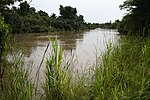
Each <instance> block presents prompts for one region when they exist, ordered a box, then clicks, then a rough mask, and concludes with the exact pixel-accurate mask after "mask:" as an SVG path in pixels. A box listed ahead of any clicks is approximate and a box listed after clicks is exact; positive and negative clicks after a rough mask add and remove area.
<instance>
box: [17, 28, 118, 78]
mask: <svg viewBox="0 0 150 100" xmlns="http://www.w3.org/2000/svg"><path fill="white" fill-rule="evenodd" d="M118 34H119V33H118V32H117V31H116V30H111V29H95V30H90V31H82V32H61V33H56V32H54V33H35V34H24V35H18V36H17V39H18V43H20V44H21V46H22V48H24V49H25V50H26V55H25V62H26V65H28V64H29V62H33V65H32V75H33V76H34V75H35V73H36V72H37V69H38V67H39V65H40V63H41V61H42V57H43V54H44V51H45V50H46V47H47V45H48V43H49V39H48V38H50V39H51V40H52V41H54V40H55V38H56V37H57V40H58V44H59V45H61V46H62V48H63V61H67V60H68V59H70V58H71V57H72V55H74V59H76V64H75V69H77V70H83V69H87V67H88V66H91V65H93V64H94V63H95V61H96V57H97V56H96V55H99V54H100V52H101V53H102V52H105V51H106V44H107V43H110V42H111V43H113V44H115V43H116V42H117V41H118V39H119V36H118ZM50 52H51V46H50V47H49V48H48V51H47V53H46V57H48V56H49V54H50ZM44 62H45V61H44ZM44 62H43V64H42V66H41V70H40V79H43V78H44V70H45V66H44Z"/></svg>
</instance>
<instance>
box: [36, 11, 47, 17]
mask: <svg viewBox="0 0 150 100" xmlns="http://www.w3.org/2000/svg"><path fill="white" fill-rule="evenodd" d="M38 14H39V15H40V16H48V14H47V13H46V12H45V11H42V10H40V11H38Z"/></svg>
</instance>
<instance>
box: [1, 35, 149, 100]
mask: <svg viewBox="0 0 150 100" xmlns="http://www.w3.org/2000/svg"><path fill="white" fill-rule="evenodd" d="M149 51H150V39H148V38H135V37H130V38H128V37H124V38H122V39H121V40H120V42H119V44H118V45H117V46H112V45H108V46H107V51H106V52H105V53H104V54H103V55H101V56H99V57H98V59H97V61H98V62H99V63H97V64H95V65H93V67H92V68H91V69H89V70H88V71H87V72H86V73H83V74H78V73H77V72H75V73H74V72H73V70H72V69H71V67H73V60H72V59H70V60H69V61H68V63H66V65H63V66H62V61H63V58H62V49H61V47H58V46H57V43H53V51H52V53H51V56H50V57H49V58H48V59H47V61H46V66H45V67H46V71H45V78H46V82H45V83H43V84H42V91H44V92H43V93H39V91H38V90H37V87H38V86H37V85H38V75H39V72H37V81H36V82H33V80H32V78H31V79H29V76H30V71H29V70H28V69H23V55H20V54H16V55H15V56H16V57H14V58H15V59H14V60H13V62H12V63H11V65H10V64H8V65H7V66H8V67H7V68H9V71H8V72H9V73H7V74H6V77H4V79H5V80H4V82H5V84H3V85H4V87H3V90H2V91H1V95H0V96H1V99H2V100H7V99H11V100H30V99H33V98H36V99H42V100H43V99H46V100H107V99H115V100H129V99H131V100H132V99H143V100H148V99H150V96H149V95H150V59H149V57H150V52H149ZM43 57H44V56H43ZM92 71H93V73H91V72H92Z"/></svg>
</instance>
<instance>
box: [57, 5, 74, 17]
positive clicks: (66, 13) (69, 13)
mask: <svg viewBox="0 0 150 100" xmlns="http://www.w3.org/2000/svg"><path fill="white" fill-rule="evenodd" d="M59 10H60V15H61V16H60V17H61V18H63V19H74V18H76V16H77V15H76V14H77V10H76V8H72V7H71V6H66V7H63V6H62V5H60V8H59Z"/></svg>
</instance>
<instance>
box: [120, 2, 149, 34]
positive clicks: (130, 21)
mask: <svg viewBox="0 0 150 100" xmlns="http://www.w3.org/2000/svg"><path fill="white" fill-rule="evenodd" d="M149 5H150V1H149V0H126V1H125V2H124V4H123V5H121V6H120V8H121V9H126V10H127V11H129V13H128V14H127V15H126V16H124V18H123V20H122V21H121V24H120V27H119V28H118V30H119V31H120V32H122V33H126V34H127V33H128V34H129V35H137V36H139V35H140V36H148V35H149V34H147V33H149V31H150V30H149V29H150V6H149Z"/></svg>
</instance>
